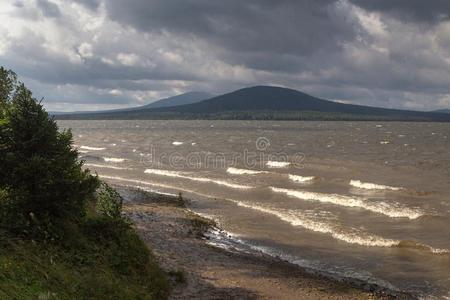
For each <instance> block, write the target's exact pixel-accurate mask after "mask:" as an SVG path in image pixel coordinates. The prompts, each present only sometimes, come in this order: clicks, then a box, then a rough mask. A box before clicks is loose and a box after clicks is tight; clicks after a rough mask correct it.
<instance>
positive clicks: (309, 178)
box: [289, 174, 316, 183]
mask: <svg viewBox="0 0 450 300" xmlns="http://www.w3.org/2000/svg"><path fill="white" fill-rule="evenodd" d="M289 179H290V180H292V181H294V182H300V183H306V182H311V181H313V180H315V179H316V177H314V176H300V175H292V174H289Z"/></svg>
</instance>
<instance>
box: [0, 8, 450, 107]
mask: <svg viewBox="0 0 450 300" xmlns="http://www.w3.org/2000/svg"><path fill="white" fill-rule="evenodd" d="M52 1H55V2H52ZM74 2H76V3H78V4H80V5H83V6H84V7H86V8H87V9H79V8H80V6H75V5H72V4H73V3H74ZM2 5H3V6H2ZM2 7H5V5H4V4H3V3H2V4H0V9H2ZM36 7H38V8H39V9H36ZM8 9H9V11H8V13H7V15H6V16H7V17H8V16H9V18H7V20H6V21H4V22H3V23H1V24H0V65H6V66H7V67H10V68H12V69H14V70H16V71H17V73H18V74H19V75H20V76H24V77H25V78H27V83H30V85H31V87H32V89H33V90H35V91H36V94H37V95H39V96H45V99H46V102H45V103H47V104H48V105H52V107H58V109H59V108H60V107H62V106H66V105H69V103H73V104H74V107H77V109H79V108H80V107H82V106H83V105H84V106H89V104H94V105H95V107H100V106H101V105H105V107H111V106H120V105H121V106H126V105H136V104H143V103H146V102H149V101H151V100H155V99H158V98H162V97H166V96H171V95H174V94H177V93H182V92H187V91H192V90H201V91H208V92H212V93H216V94H218V93H222V92H228V91H230V90H234V89H238V88H241V87H244V86H250V85H259V84H271V85H281V86H286V87H291V88H295V89H300V90H304V91H306V92H309V93H311V94H314V95H317V96H319V97H325V98H329V99H338V100H340V101H347V102H353V103H360V104H370V105H374V106H377V105H379V106H386V107H397V108H423V109H432V108H437V107H438V106H444V105H446V103H447V104H448V105H449V106H450V20H449V11H450V2H448V0H445V1H444V0H442V1H440V0H428V1H425V0H421V1H419V0H277V1H275V0H247V1H241V0H227V1H211V0H171V1H167V0H127V1H123V0H73V1H69V0H59V1H56V0H20V1H19V0H15V1H12V2H11V5H10V7H9V8H8ZM62 12H63V15H62ZM0 13H1V11H0ZM2 16H5V14H2ZM19 19H20V21H19ZM16 21H17V23H15V22H16ZM43 21H44V22H43ZM7 24H11V25H7ZM87 108H88V109H89V107H87Z"/></svg>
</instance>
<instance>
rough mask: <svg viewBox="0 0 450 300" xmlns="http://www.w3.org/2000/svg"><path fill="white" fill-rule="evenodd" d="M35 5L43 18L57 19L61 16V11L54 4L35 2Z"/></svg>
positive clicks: (43, 0) (45, 0) (42, 0)
mask: <svg viewBox="0 0 450 300" xmlns="http://www.w3.org/2000/svg"><path fill="white" fill-rule="evenodd" d="M36 4H37V7H38V8H39V9H40V10H41V12H42V14H43V15H44V16H45V17H49V18H58V17H60V16H61V11H60V10H59V7H58V5H57V4H56V3H53V2H50V1H48V0H36Z"/></svg>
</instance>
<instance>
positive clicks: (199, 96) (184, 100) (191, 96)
mask: <svg viewBox="0 0 450 300" xmlns="http://www.w3.org/2000/svg"><path fill="white" fill-rule="evenodd" d="M212 97H214V95H212V94H209V93H205V92H189V93H185V94H181V95H177V96H173V97H169V98H165V99H161V100H158V101H156V102H153V103H150V104H147V105H144V106H141V107H139V108H140V109H143V108H144V109H145V108H158V107H169V106H177V105H185V104H192V103H196V102H200V101H202V100H205V99H209V98H212Z"/></svg>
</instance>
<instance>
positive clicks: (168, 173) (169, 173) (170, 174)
mask: <svg viewBox="0 0 450 300" xmlns="http://www.w3.org/2000/svg"><path fill="white" fill-rule="evenodd" d="M144 173H145V174H154V175H160V176H168V177H176V178H182V179H188V180H192V181H197V182H211V183H215V184H218V185H223V186H226V187H230V188H234V189H251V188H252V187H251V186H247V185H241V184H235V183H229V182H226V181H223V180H216V179H209V178H203V177H191V176H187V175H184V173H181V172H177V171H168V170H157V169H147V170H145V171H144Z"/></svg>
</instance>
